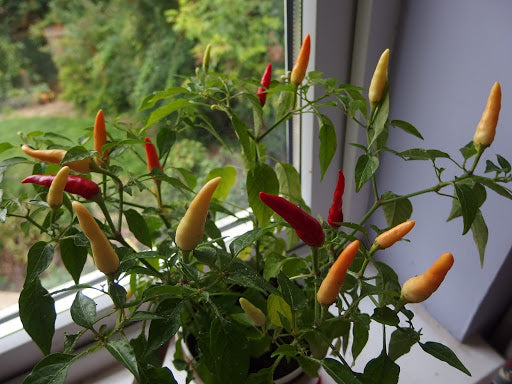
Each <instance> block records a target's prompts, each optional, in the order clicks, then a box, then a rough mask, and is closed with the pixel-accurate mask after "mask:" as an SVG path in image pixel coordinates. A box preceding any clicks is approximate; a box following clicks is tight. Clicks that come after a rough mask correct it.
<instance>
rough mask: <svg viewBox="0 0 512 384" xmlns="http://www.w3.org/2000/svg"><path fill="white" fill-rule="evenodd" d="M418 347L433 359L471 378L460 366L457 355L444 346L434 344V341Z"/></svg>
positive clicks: (461, 365) (465, 369) (463, 367)
mask: <svg viewBox="0 0 512 384" xmlns="http://www.w3.org/2000/svg"><path fill="white" fill-rule="evenodd" d="M419 344H420V347H421V348H422V349H423V350H424V351H425V352H427V353H428V354H430V355H432V356H434V357H435V358H437V359H439V360H441V361H444V362H445V363H448V364H450V365H451V366H452V367H454V368H457V369H458V370H460V371H462V372H464V373H465V374H466V375H468V376H471V373H470V372H469V371H468V369H467V368H466V367H465V366H464V364H462V362H461V361H460V360H459V358H458V357H457V355H455V353H454V352H453V351H452V350H451V349H450V348H448V347H447V346H446V345H443V344H440V343H436V342H434V341H428V342H426V343H419Z"/></svg>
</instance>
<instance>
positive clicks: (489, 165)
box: [484, 160, 501, 173]
mask: <svg viewBox="0 0 512 384" xmlns="http://www.w3.org/2000/svg"><path fill="white" fill-rule="evenodd" d="M484 172H485V173H489V172H501V168H500V167H498V166H497V165H496V164H494V163H493V162H492V161H491V160H486V161H485V171H484Z"/></svg>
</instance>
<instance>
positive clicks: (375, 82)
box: [368, 49, 389, 107]
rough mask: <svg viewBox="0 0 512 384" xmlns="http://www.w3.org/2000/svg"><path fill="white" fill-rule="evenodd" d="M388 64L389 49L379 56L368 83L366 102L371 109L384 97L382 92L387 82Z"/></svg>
mask: <svg viewBox="0 0 512 384" xmlns="http://www.w3.org/2000/svg"><path fill="white" fill-rule="evenodd" d="M388 62H389V49H386V50H385V51H384V52H383V53H382V55H381V56H380V59H379V62H378V63H377V66H376V67H375V72H374V73H373V77H372V80H371V82H370V89H369V91H368V100H369V101H370V105H371V106H372V107H373V106H374V105H376V104H378V103H379V102H380V101H381V100H382V97H383V96H384V90H385V88H386V84H387V82H388Z"/></svg>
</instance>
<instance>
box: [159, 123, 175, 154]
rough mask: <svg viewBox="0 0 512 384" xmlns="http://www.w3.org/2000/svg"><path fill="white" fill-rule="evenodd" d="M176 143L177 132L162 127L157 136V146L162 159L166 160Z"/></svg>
mask: <svg viewBox="0 0 512 384" xmlns="http://www.w3.org/2000/svg"><path fill="white" fill-rule="evenodd" d="M175 142H176V132H175V131H174V130H173V129H172V128H170V127H162V128H160V130H159V131H158V134H157V135H156V144H157V147H158V153H159V154H160V158H164V157H165V155H167V154H168V153H169V151H170V150H171V148H172V146H173V145H174V143H175Z"/></svg>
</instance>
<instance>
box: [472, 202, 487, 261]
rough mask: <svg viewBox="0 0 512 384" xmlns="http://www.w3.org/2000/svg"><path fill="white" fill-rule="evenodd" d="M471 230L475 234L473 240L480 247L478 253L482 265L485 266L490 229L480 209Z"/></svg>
mask: <svg viewBox="0 0 512 384" xmlns="http://www.w3.org/2000/svg"><path fill="white" fill-rule="evenodd" d="M471 232H472V234H473V241H474V242H475V244H476V247H477V249H478V254H479V255H480V265H481V266H482V267H483V265H484V257H485V247H486V246H487V240H488V238H489V230H488V229H487V224H485V220H484V217H483V215H482V212H481V211H480V210H478V211H477V213H476V216H475V220H474V221H473V224H471Z"/></svg>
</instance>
